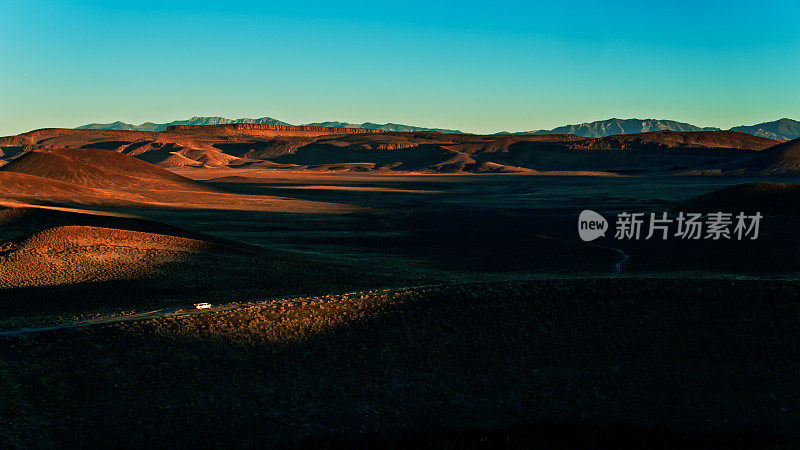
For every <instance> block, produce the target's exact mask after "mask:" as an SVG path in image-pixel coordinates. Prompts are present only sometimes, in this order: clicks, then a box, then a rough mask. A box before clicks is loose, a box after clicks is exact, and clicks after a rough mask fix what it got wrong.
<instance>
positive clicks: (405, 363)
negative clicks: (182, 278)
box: [0, 280, 800, 448]
mask: <svg viewBox="0 0 800 450" xmlns="http://www.w3.org/2000/svg"><path fill="white" fill-rule="evenodd" d="M798 295H800V294H798V291H797V289H796V285H795V284H793V283H780V282H770V283H763V282H758V281H739V282H735V281H686V280H683V281H670V280H594V281H591V280H585V281H574V280H561V281H547V282H537V283H527V284H524V283H511V284H503V283H500V284H493V285H486V286H464V287H458V286H454V287H449V288H423V289H412V290H406V291H401V292H394V291H385V292H373V293H368V294H361V293H356V294H350V295H345V296H327V297H326V296H321V297H308V298H302V299H296V300H295V301H293V302H287V303H286V304H279V303H277V302H275V303H268V304H261V305H251V306H250V307H248V308H246V309H242V310H236V311H227V312H213V313H209V314H202V315H193V316H185V317H178V318H165V319H154V320H145V321H140V322H130V323H120V324H115V325H103V326H96V327H90V328H84V329H78V330H68V331H61V332H52V333H43V334H40V335H35V336H30V337H29V338H27V339H16V338H15V339H4V340H3V345H2V346H0V349H1V350H0V377H1V380H2V384H3V385H4V386H5V387H6V388H5V389H4V390H3V392H2V393H0V399H2V403H0V411H2V422H1V423H3V424H11V425H3V426H4V427H5V430H4V431H3V432H4V433H5V436H8V439H9V441H8V442H12V443H17V444H27V445H36V446H48V445H53V444H54V443H61V444H62V445H72V444H76V443H80V444H81V445H84V446H100V445H125V446H129V445H133V446H141V445H147V443H153V442H161V443H164V442H169V443H170V445H180V446H188V445H200V446H207V445H212V446H230V445H234V444H235V445H245V446H264V445H270V446H271V445H279V444H283V445H289V446H298V445H300V446H302V445H309V446H314V447H317V446H326V445H335V444H336V443H337V442H339V443H340V444H341V445H347V444H346V443H348V442H349V443H350V444H349V445H353V443H355V442H373V443H374V445H381V446H382V445H386V444H387V443H391V442H392V440H393V439H394V438H391V436H395V437H397V438H400V439H412V440H413V439H414V437H415V436H417V437H418V438H419V439H421V442H422V443H427V444H431V443H436V442H439V443H441V447H442V448H447V446H448V445H453V443H458V442H461V443H462V444H467V445H477V444H478V443H479V442H480V441H481V440H482V439H488V438H489V437H490V436H494V437H493V438H492V439H495V440H497V439H500V438H498V436H501V437H502V440H503V441H505V442H507V443H509V444H510V445H511V446H512V447H520V448H530V447H534V448H535V446H537V445H538V446H542V447H544V446H546V445H550V444H552V443H561V444H563V443H565V442H573V443H575V446H576V447H577V446H581V445H583V446H587V447H588V446H590V445H591V443H592V442H594V439H601V440H602V439H606V440H609V439H611V441H610V442H617V441H618V440H617V441H614V440H613V437H614V436H613V433H614V432H615V431H614V430H617V429H618V428H616V427H617V425H618V424H625V426H626V427H628V428H627V429H626V430H628V433H629V434H626V436H627V438H628V439H633V442H634V443H638V444H641V445H647V446H658V445H665V443H668V442H673V443H675V442H684V441H681V440H680V439H684V440H685V439H689V441H687V442H694V443H697V442H706V443H709V442H710V443H711V444H720V443H725V442H732V443H736V442H742V441H740V439H745V438H747V439H751V441H750V442H760V443H761V444H764V443H769V442H773V443H774V442H784V443H787V442H792V441H791V439H794V438H796V437H797V435H796V432H797V429H798V425H800V409H798V408H797V404H796V402H795V401H794V399H796V398H797V396H798V391H797V383H796V374H797V371H798V370H800V365H798V363H797V362H796V358H793V355H794V354H795V353H796V349H797V348H798V345H800V333H798V332H797V329H796V323H797V321H798V319H800V306H799V305H800V303H798ZM756 296H758V298H770V299H772V300H771V301H759V300H756V299H755V298H756ZM709 330H713V333H712V332H709ZM541 420H546V421H547V422H549V423H552V424H553V426H552V427H544V426H542V425H536V424H537V423H540V422H539V421H541ZM520 424H529V425H526V426H522V425H520ZM459 429H467V430H469V429H471V430H476V431H461V432H455V431H447V430H459ZM414 430H420V432H423V431H424V430H427V431H424V433H426V434H423V435H422V437H419V436H418V435H417V434H416V431H414ZM436 430H439V431H436ZM480 430H484V431H480ZM492 430H494V431H492ZM648 430H649V431H648ZM370 436H371V437H370ZM381 436H384V437H383V438H381ZM681 436H683V438H681ZM692 437H693V438H692ZM690 438H691V439H690ZM364 439H367V440H368V441H364ZM636 439H639V441H637V440H636ZM676 439H677V440H678V441H676ZM698 439H699V440H698ZM753 439H755V441H753ZM398 442H400V441H398ZM406 442H408V441H406ZM448 443H449V444H448ZM495 443H497V442H495ZM581 443H582V444H581ZM427 444H425V445H427ZM432 445H433V444H432ZM787 445H788V444H787Z"/></svg>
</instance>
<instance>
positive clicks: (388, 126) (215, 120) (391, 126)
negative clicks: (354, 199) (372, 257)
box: [76, 117, 463, 134]
mask: <svg viewBox="0 0 800 450" xmlns="http://www.w3.org/2000/svg"><path fill="white" fill-rule="evenodd" d="M232 123H259V124H268V125H287V126H291V125H292V124H290V123H287V122H282V121H280V120H277V119H273V118H271V117H262V118H260V119H226V118H224V117H192V118H191V119H187V120H173V121H172V122H169V123H153V122H145V123H143V124H141V125H133V124H130V123H125V122H119V121H117V122H112V123H90V124H88V125H81V126H79V127H76V128H78V129H91V130H130V131H164V130H166V129H167V127H168V126H170V125H228V124H232ZM302 125H307V126H318V127H332V128H367V129H371V130H383V131H405V132H411V131H438V132H440V133H450V134H463V132H462V131H458V130H446V129H443V128H426V127H415V126H412V125H402V124H398V123H384V124H379V123H372V122H364V123H347V122H315V123H304V124H302Z"/></svg>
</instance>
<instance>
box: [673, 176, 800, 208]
mask: <svg viewBox="0 0 800 450" xmlns="http://www.w3.org/2000/svg"><path fill="white" fill-rule="evenodd" d="M680 209H681V210H685V211H688V210H692V211H703V212H713V211H725V212H733V213H738V212H740V211H744V212H747V213H754V212H761V213H765V214H770V215H776V214H778V215H797V214H800V184H792V183H744V184H737V185H733V186H728V187H725V188H721V189H718V190H715V191H713V192H710V193H708V194H704V195H701V196H698V197H695V198H693V199H691V200H689V201H687V202H686V203H684V204H683V205H681V207H680Z"/></svg>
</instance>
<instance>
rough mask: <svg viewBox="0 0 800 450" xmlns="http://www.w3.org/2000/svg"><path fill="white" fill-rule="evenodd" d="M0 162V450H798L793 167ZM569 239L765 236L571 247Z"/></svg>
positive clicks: (490, 155) (314, 145)
mask: <svg viewBox="0 0 800 450" xmlns="http://www.w3.org/2000/svg"><path fill="white" fill-rule="evenodd" d="M0 161H2V165H0V188H1V190H0V205H2V208H3V209H2V210H0V332H2V335H0V340H2V342H0V344H2V345H0V381H1V382H2V385H3V386H4V387H5V388H4V389H3V390H2V392H0V438H2V439H3V441H4V442H5V443H7V444H10V445H12V446H15V445H17V446H33V447H50V446H54V445H67V446H69V445H78V444H82V445H87V446H92V447H94V446H103V445H109V444H111V445H116V446H137V447H138V446H148V445H153V444H154V443H155V445H156V446H175V445H181V446H187V445H194V446H201V447H203V446H215V447H220V446H221V447H225V446H231V445H244V446H251V447H263V446H268V447H291V448H295V447H301V448H302V447H307V448H318V447H328V448H337V447H343V448H349V447H352V446H354V445H358V446H363V447H365V448H381V447H386V446H389V447H391V446H396V447H408V446H420V447H425V448H462V447H469V448H471V447H481V446H484V447H486V446H492V447H495V446H500V447H509V448H583V447H585V448H594V447H597V446H603V445H604V444H605V445H614V444H618V445H620V446H622V445H630V446H635V447H642V446H645V447H656V448H658V447H660V446H661V447H675V446H681V447H684V448H687V447H703V448H707V447H717V446H736V445H747V446H753V447H767V448H790V447H791V446H793V445H797V444H798V440H797V439H798V430H800V402H798V399H800V388H799V387H798V386H800V385H798V384H797V382H796V379H797V375H798V373H800V359H798V358H797V354H798V349H800V331H798V327H797V323H800V321H799V320H798V319H800V304H798V295H799V294H798V290H797V281H798V275H799V274H800V258H798V257H797V252H798V249H800V233H798V232H797V230H798V229H800V228H798V226H799V225H800V209H798V204H800V203H798V201H800V188H798V184H797V177H798V175H800V140H797V139H796V140H793V141H775V140H772V139H767V138H763V137H756V136H751V135H747V134H744V133H737V132H733V131H703V132H673V131H661V132H652V133H639V134H631V135H618V136H609V137H604V138H582V137H580V136H573V135H536V136H534V135H514V136H475V135H451V134H442V133H435V132H416V133H401V132H380V131H375V130H361V129H332V128H326V127H287V126H272V125H260V126H259V125H247V124H244V125H242V124H239V125H221V126H196V127H192V126H173V127H169V128H168V129H167V130H165V131H163V132H139V131H116V130H67V129H42V130H36V131H32V132H30V133H24V134H21V135H18V136H9V137H4V138H0ZM587 209H589V210H593V211H596V212H598V213H600V214H602V215H603V216H604V217H607V218H609V219H610V220H612V222H613V218H614V217H615V216H616V215H617V214H619V213H622V212H642V213H662V212H670V213H676V212H678V211H685V212H699V213H703V214H709V213H712V212H717V211H728V212H732V213H738V212H740V211H744V212H747V213H755V212H759V213H761V214H762V215H763V219H762V222H761V228H760V235H759V238H758V239H754V240H736V239H722V240H707V239H701V240H682V239H668V240H660V239H650V240H646V239H639V240H615V239H613V238H612V237H611V233H610V234H609V235H608V236H607V237H605V238H603V239H599V240H597V241H592V242H583V241H581V240H580V239H579V237H578V233H577V219H578V215H579V214H580V212H581V211H583V210H587ZM202 302H207V303H211V304H212V305H213V306H212V308H210V309H208V310H196V309H195V308H194V307H193V305H194V304H197V303H202ZM782 446H783V447H782Z"/></svg>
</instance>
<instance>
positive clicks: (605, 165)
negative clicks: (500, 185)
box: [0, 123, 779, 182]
mask: <svg viewBox="0 0 800 450" xmlns="http://www.w3.org/2000/svg"><path fill="white" fill-rule="evenodd" d="M778 143H779V141H775V140H771V139H768V138H764V137H757V136H753V135H749V134H745V133H739V132H733V131H695V132H678V131H670V130H664V131H656V132H647V133H635V134H624V135H615V136H608V137H603V138H585V137H581V136H577V135H569V134H553V135H469V134H444V133H438V132H413V133H410V132H391V131H380V130H374V129H363V128H333V127H321V126H301V127H293V126H283V125H270V124H249V123H237V124H222V125H208V126H189V125H171V126H169V127H167V129H166V130H165V131H162V132H142V131H124V130H88V129H85V130H84V129H82V130H75V129H42V130H35V131H32V132H29V133H23V134H21V135H18V136H10V137H5V138H0V152H2V153H0V154H2V155H3V159H2V164H6V165H10V164H11V162H12V161H14V160H15V159H21V158H22V156H23V155H24V154H25V153H26V152H27V151H30V150H46V149H59V148H66V147H69V148H83V149H88V148H95V149H105V150H108V151H114V152H117V153H122V154H125V155H129V156H133V157H135V158H137V159H140V160H142V161H145V162H148V163H151V164H154V165H157V166H160V167H161V168H165V169H171V170H175V169H183V168H186V169H192V168H195V169H197V170H198V171H202V170H203V169H206V168H224V167H228V168H237V169H243V168H248V169H254V170H269V171H281V170H285V171H316V172H352V171H355V172H365V171H366V172H371V171H375V172H380V173H388V172H417V173H541V172H546V173H553V172H564V173H581V172H584V173H589V172H591V173H597V172H604V173H620V174H628V173H666V172H675V171H684V172H685V171H691V170H695V169H703V170H706V171H709V170H715V169H719V170H721V169H720V168H722V167H725V166H726V165H729V164H730V163H731V162H733V161H738V160H746V159H748V158H750V157H752V156H753V155H754V154H755V153H756V152H759V151H762V150H765V149H767V148H769V147H772V146H774V145H776V144H778ZM12 167H13V166H12ZM709 168H711V169H709ZM26 173H27V172H26ZM59 176H60V177H62V178H63V176H64V175H59ZM56 179H59V180H61V179H60V178H56ZM120 182H122V181H120Z"/></svg>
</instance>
